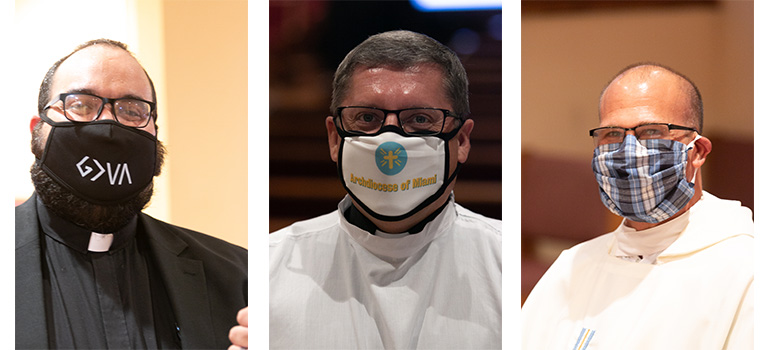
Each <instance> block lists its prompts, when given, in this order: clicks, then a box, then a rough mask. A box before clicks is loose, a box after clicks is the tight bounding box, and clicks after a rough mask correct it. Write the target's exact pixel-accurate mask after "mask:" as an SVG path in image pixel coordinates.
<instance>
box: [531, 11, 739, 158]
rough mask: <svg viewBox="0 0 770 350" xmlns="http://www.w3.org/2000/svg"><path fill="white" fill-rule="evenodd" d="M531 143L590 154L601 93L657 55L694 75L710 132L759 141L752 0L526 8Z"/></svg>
mask: <svg viewBox="0 0 770 350" xmlns="http://www.w3.org/2000/svg"><path fill="white" fill-rule="evenodd" d="M521 29H522V44H521V46H522V49H521V53H522V61H521V64H522V150H523V151H530V152H536V153H553V154H560V155H564V156H568V157H588V158H590V153H591V150H592V148H593V145H592V142H591V139H590V138H589V137H588V130H589V129H591V128H594V127H596V126H597V124H598V116H597V110H596V109H597V103H598V96H599V93H600V92H601V89H602V88H603V87H604V85H605V84H606V83H607V82H608V81H609V79H611V78H612V76H613V75H614V74H616V73H617V72H618V71H620V70H621V69H622V68H624V67H625V66H628V65H630V64H632V63H635V62H639V61H655V62H660V63H663V64H665V65H668V66H671V67H672V68H674V69H677V70H679V71H680V72H682V73H683V74H685V75H687V76H689V77H690V78H691V79H692V80H693V81H695V83H696V84H697V85H698V87H699V89H700V91H701V94H702V96H703V100H704V108H705V117H704V119H705V126H704V134H705V135H706V136H711V135H715V134H718V135H720V136H723V137H731V138H744V139H749V140H753V39H754V38H753V3H752V2H750V1H719V2H717V3H716V5H706V6H657V7H646V8H630V9H623V8H614V9H603V10H581V11H570V12H564V11H559V12H538V13H536V14H526V13H525V14H523V16H522V20H521Z"/></svg>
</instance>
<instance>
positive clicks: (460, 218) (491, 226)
mask: <svg viewBox="0 0 770 350" xmlns="http://www.w3.org/2000/svg"><path fill="white" fill-rule="evenodd" d="M455 208H456V210H457V222H458V223H460V224H461V225H467V226H470V227H473V228H476V229H479V230H481V231H484V232H489V233H490V234H492V235H495V236H502V231H503V222H502V220H499V219H494V218H490V217H486V216H484V215H481V214H478V213H475V212H472V211H470V210H468V209H467V208H465V207H463V206H462V205H460V204H457V203H455Z"/></svg>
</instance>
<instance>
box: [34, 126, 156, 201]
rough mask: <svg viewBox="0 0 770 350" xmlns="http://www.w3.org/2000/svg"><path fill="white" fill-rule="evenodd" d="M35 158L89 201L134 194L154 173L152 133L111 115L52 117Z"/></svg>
mask: <svg viewBox="0 0 770 350" xmlns="http://www.w3.org/2000/svg"><path fill="white" fill-rule="evenodd" d="M40 118H41V119H42V120H43V121H45V122H46V123H47V124H49V125H51V131H50V132H49V134H48V140H47V141H46V145H45V150H44V151H43V155H42V158H41V159H37V160H36V162H37V163H38V164H39V165H40V167H41V169H43V171H45V172H46V174H48V175H49V176H50V177H51V178H52V179H54V180H55V181H56V182H58V183H59V184H60V185H62V186H63V187H65V188H67V189H69V190H70V191H72V193H74V194H75V195H77V196H78V197H80V198H83V199H85V200H86V201H89V202H91V203H95V204H102V205H109V204H115V203H119V202H122V201H124V200H126V199H129V198H132V197H134V196H136V195H137V194H138V193H139V192H141V191H142V190H143V189H144V188H145V187H147V185H149V184H150V183H151V182H152V178H153V176H154V175H155V157H156V145H157V142H156V138H155V136H152V134H150V133H148V132H146V131H143V130H139V129H137V128H133V127H130V126H125V125H122V124H120V123H118V122H117V121H114V120H97V121H93V122H88V123H73V122H54V121H52V120H51V119H50V118H48V117H47V116H40Z"/></svg>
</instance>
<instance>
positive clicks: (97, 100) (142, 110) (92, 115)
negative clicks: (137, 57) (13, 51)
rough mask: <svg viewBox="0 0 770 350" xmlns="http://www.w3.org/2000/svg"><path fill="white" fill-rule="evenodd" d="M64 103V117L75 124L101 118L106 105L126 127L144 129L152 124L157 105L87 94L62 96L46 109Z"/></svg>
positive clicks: (130, 99)
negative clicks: (151, 120)
mask: <svg viewBox="0 0 770 350" xmlns="http://www.w3.org/2000/svg"><path fill="white" fill-rule="evenodd" d="M59 101H62V103H63V111H64V117H65V118H67V119H68V120H70V121H73V122H81V123H82V122H91V121H94V120H96V119H98V118H99V116H100V115H101V114H102V110H103V109H104V105H105V104H107V103H109V104H110V105H112V113H113V115H115V119H116V120H117V121H118V122H119V123H121V124H123V125H126V126H132V127H135V128H143V127H145V126H147V124H149V123H150V119H151V118H152V116H153V115H154V112H155V103H153V102H150V101H145V100H141V99H137V98H106V97H101V96H97V95H92V94H87V93H66V94H60V95H59V99H58V100H54V101H51V103H49V104H48V105H47V106H45V109H48V108H51V107H52V106H53V105H54V104H56V103H57V102H59Z"/></svg>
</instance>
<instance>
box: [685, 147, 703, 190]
mask: <svg viewBox="0 0 770 350" xmlns="http://www.w3.org/2000/svg"><path fill="white" fill-rule="evenodd" d="M700 138H701V136H700V135H698V136H696V137H695V138H694V139H693V140H692V141H690V143H688V144H687V148H685V152H687V151H689V150H691V149H695V141H698V139H700ZM698 169H699V168H695V171H693V174H692V180H690V181H687V182H689V183H691V184H693V185H695V176H697V175H698Z"/></svg>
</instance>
